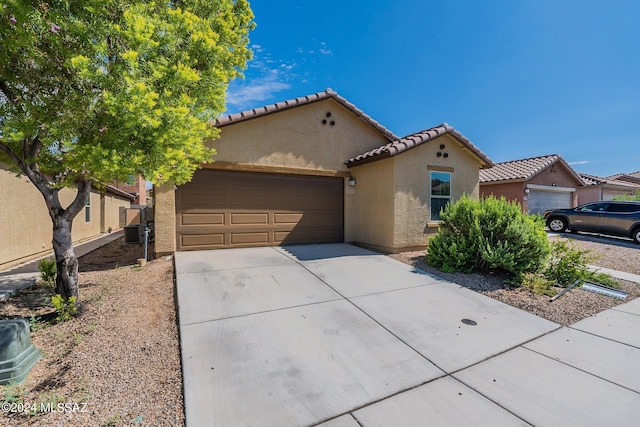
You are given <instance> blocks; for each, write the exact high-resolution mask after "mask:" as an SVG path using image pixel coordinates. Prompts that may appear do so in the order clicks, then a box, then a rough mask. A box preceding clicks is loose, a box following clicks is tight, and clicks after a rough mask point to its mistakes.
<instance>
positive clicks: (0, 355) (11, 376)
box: [0, 319, 42, 385]
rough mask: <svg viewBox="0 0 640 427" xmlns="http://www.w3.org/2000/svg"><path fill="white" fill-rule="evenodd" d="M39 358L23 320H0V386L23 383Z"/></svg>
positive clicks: (40, 355)
mask: <svg viewBox="0 0 640 427" xmlns="http://www.w3.org/2000/svg"><path fill="white" fill-rule="evenodd" d="M40 357H42V352H41V351H40V350H38V349H37V348H35V346H34V345H33V344H31V331H30V330H29V323H28V322H27V321H26V320H25V319H11V320H0V385H6V384H20V383H22V382H24V380H25V379H26V378H27V374H28V373H29V371H31V368H33V365H35V363H36V362H37V361H38V360H39V359H40Z"/></svg>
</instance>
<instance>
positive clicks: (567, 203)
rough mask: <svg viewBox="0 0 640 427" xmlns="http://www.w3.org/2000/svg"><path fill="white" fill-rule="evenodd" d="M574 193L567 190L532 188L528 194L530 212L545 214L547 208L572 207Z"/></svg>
mask: <svg viewBox="0 0 640 427" xmlns="http://www.w3.org/2000/svg"><path fill="white" fill-rule="evenodd" d="M572 200H573V195H572V193H571V192H567V191H545V190H531V191H530V192H529V195H528V206H529V213H531V214H535V213H537V214H543V213H544V211H545V210H547V209H563V208H570V207H572V205H573V204H572Z"/></svg>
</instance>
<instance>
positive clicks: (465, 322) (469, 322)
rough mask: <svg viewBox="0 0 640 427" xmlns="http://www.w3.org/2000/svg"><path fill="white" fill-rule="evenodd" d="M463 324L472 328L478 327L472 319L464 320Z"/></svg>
mask: <svg viewBox="0 0 640 427" xmlns="http://www.w3.org/2000/svg"><path fill="white" fill-rule="evenodd" d="M461 322H462V323H464V324H465V325H470V326H476V325H477V324H478V322H476V321H475V320H471V319H462V320H461Z"/></svg>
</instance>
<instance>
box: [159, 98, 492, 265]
mask: <svg viewBox="0 0 640 427" xmlns="http://www.w3.org/2000/svg"><path fill="white" fill-rule="evenodd" d="M216 126H217V127H219V128H220V130H221V137H220V138H219V139H217V140H215V141H213V142H211V143H210V146H212V147H214V148H215V149H216V151H217V155H216V156H215V161H214V162H213V163H209V164H205V165H203V168H202V169H201V170H198V171H196V173H195V174H194V177H193V180H192V181H191V182H190V183H187V184H185V185H181V186H179V187H177V188H175V187H174V186H172V185H166V186H162V187H156V188H155V189H154V193H155V200H154V207H155V251H156V255H164V254H168V253H172V252H174V251H176V250H177V251H182V250H198V249H215V248H229V247H250V246H272V245H284V244H301V243H326V242H355V243H358V244H361V245H364V246H369V247H373V248H378V249H381V250H385V251H392V252H393V251H399V250H404V249H408V248H423V247H425V245H426V243H427V238H428V235H429V234H431V233H434V232H436V231H437V225H438V213H439V211H440V208H441V207H442V206H444V205H445V204H446V203H447V202H449V201H451V200H454V199H456V198H459V197H460V196H461V195H462V194H465V193H466V194H468V195H470V196H471V197H475V198H477V197H478V196H479V187H478V171H479V170H480V169H482V168H486V167H490V166H492V165H493V163H492V162H491V160H490V159H489V158H487V156H486V155H485V154H484V153H482V152H481V151H480V150H479V149H478V148H477V147H476V146H474V145H473V144H472V143H471V142H470V141H469V140H468V139H467V138H465V137H464V136H462V135H461V134H460V133H458V132H457V131H456V130H455V129H453V128H452V127H451V126H449V125H447V124H443V125H440V126H437V127H434V128H431V129H428V130H425V131H422V132H418V133H415V134H412V135H409V136H406V137H404V138H400V137H398V136H396V135H394V134H393V133H392V132H391V131H389V130H388V129H386V128H385V127H383V126H382V125H380V124H379V123H377V122H376V121H374V120H373V119H372V118H371V117H369V116H368V115H366V114H365V113H364V112H362V111H361V110H359V109H358V108H357V107H356V106H354V105H353V104H351V103H350V102H348V101H347V100H346V99H344V98H342V97H341V96H339V95H338V94H337V93H336V92H334V91H332V90H330V89H328V90H326V91H324V92H319V93H316V94H313V95H309V96H305V97H301V98H297V99H293V100H289V101H285V102H279V103H276V104H273V105H269V106H265V107H263V108H258V109H254V110H250V111H246V112H243V113H239V114H233V115H230V116H226V117H222V118H220V119H219V120H217V121H216Z"/></svg>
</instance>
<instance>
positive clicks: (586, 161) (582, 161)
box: [568, 160, 590, 166]
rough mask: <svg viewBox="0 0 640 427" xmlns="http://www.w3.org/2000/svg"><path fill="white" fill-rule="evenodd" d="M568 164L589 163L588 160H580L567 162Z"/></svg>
mask: <svg viewBox="0 0 640 427" xmlns="http://www.w3.org/2000/svg"><path fill="white" fill-rule="evenodd" d="M568 163H569V164H570V165H572V166H573V165H586V164H587V163H590V162H589V160H580V161H577V162H568Z"/></svg>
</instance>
